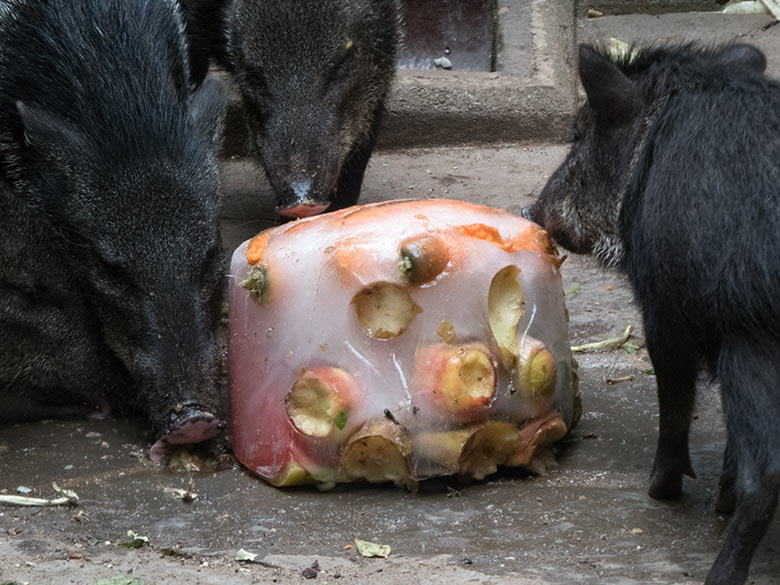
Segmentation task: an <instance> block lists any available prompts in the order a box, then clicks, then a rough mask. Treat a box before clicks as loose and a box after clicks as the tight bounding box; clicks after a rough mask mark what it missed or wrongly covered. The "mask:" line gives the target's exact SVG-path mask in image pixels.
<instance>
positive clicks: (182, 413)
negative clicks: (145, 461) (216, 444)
mask: <svg viewBox="0 0 780 585" xmlns="http://www.w3.org/2000/svg"><path fill="white" fill-rule="evenodd" d="M170 420H171V422H170V424H169V425H168V429H167V432H166V433H165V434H164V435H163V436H162V437H160V438H159V439H157V442H156V443H155V444H154V445H152V447H151V448H150V449H149V459H151V460H152V461H160V460H161V459H163V457H165V456H166V455H168V454H169V453H170V452H171V451H172V450H173V445H190V444H193V443H200V442H201V441H206V440H208V439H211V438H212V437H215V436H216V435H217V434H219V433H220V431H222V430H223V429H224V428H225V422H224V421H223V420H220V419H219V418H217V417H216V416H215V415H214V414H212V413H211V412H209V411H208V410H206V409H205V408H203V407H201V406H199V405H197V404H187V405H184V406H179V407H177V408H175V409H173V411H171V414H170Z"/></svg>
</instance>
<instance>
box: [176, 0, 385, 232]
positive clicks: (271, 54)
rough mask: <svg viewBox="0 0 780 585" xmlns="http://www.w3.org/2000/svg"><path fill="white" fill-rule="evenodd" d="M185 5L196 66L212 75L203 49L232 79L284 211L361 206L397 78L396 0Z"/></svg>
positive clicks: (200, 1) (301, 213)
mask: <svg viewBox="0 0 780 585" xmlns="http://www.w3.org/2000/svg"><path fill="white" fill-rule="evenodd" d="M182 2H183V4H184V6H185V7H186V12H187V14H188V16H189V17H190V18H189V22H188V29H189V30H190V33H191V37H192V40H193V52H194V54H195V55H197V57H198V58H197V63H196V64H195V67H194V70H195V71H198V72H200V73H201V74H203V73H204V72H205V68H204V66H203V55H204V54H205V53H206V52H207V51H204V50H203V49H202V48H198V47H202V45H203V44H204V43H205V44H208V45H210V49H209V51H208V52H209V53H210V54H211V55H212V58H213V59H214V60H215V61H217V62H218V63H220V64H221V65H222V66H223V67H225V69H227V70H228V71H230V72H231V73H232V74H233V77H234V79H235V81H236V83H237V86H238V88H239V91H240V93H241V95H242V97H243V102H244V108H245V111H246V116H247V126H248V130H249V136H250V142H251V147H252V149H253V150H254V151H255V153H256V155H257V156H258V158H259V161H260V163H261V165H262V167H263V168H264V169H265V171H266V175H267V176H268V179H269V182H270V183H271V186H272V188H273V190H274V192H275V193H276V206H277V211H278V212H279V213H281V214H282V215H284V216H287V217H305V216H309V215H315V214H317V213H320V212H322V211H324V210H325V209H329V210H333V209H340V208H342V207H347V206H349V205H354V204H355V203H356V201H357V199H358V196H359V194H360V188H361V185H362V182H363V175H364V173H365V170H366V165H367V164H368V160H369V158H370V157H371V152H372V150H373V147H374V143H375V142H376V138H377V132H378V130H379V125H380V123H381V120H382V114H383V111H384V100H385V97H386V95H387V93H388V90H389V88H390V84H391V82H392V79H393V75H394V72H395V55H396V48H397V45H398V42H399V23H400V7H399V0H296V1H295V2H291V1H290V0H263V1H257V0H216V1H213V0H182ZM217 7H219V8H220V9H219V10H217ZM220 13H221V16H219V15H220ZM215 15H216V16H215ZM215 22H216V23H218V24H215ZM214 27H217V28H218V29H219V30H221V32H222V39H221V41H215V38H214V35H213V32H214Z"/></svg>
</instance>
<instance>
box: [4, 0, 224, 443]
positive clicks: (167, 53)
mask: <svg viewBox="0 0 780 585" xmlns="http://www.w3.org/2000/svg"><path fill="white" fill-rule="evenodd" d="M192 90H193V83H192V82H191V79H190V73H189V63H188V57H187V46H186V39H185V36H184V29H183V21H182V18H181V15H180V13H179V9H178V6H177V4H176V3H175V2H174V1H173V0H2V1H0V207H1V208H2V210H3V213H1V214H0V218H1V219H0V222H1V223H2V224H3V225H2V230H0V253H2V256H3V258H2V259H3V262H2V263H1V265H0V389H2V390H3V391H25V392H26V395H27V397H28V398H30V399H34V398H36V397H38V398H41V397H44V396H45V398H44V399H43V400H42V401H43V402H47V401H50V400H51V399H52V397H53V396H57V397H59V396H65V395H66V394H68V393H70V394H76V395H81V396H84V397H87V398H89V399H91V400H100V401H105V400H109V401H110V402H113V404H114V405H115V406H119V407H122V406H124V407H126V408H128V409H133V410H138V411H141V412H143V413H145V414H146V415H147V416H148V417H149V420H150V423H151V427H152V429H153V431H154V432H156V433H158V436H160V435H163V434H165V433H166V432H169V430H170V426H171V425H175V424H177V422H176V421H177V420H178V419H177V417H176V416H174V417H173V418H172V413H173V412H174V410H175V409H178V410H176V413H178V414H181V415H182V416H186V412H184V411H185V410H186V409H184V408H183V406H182V405H186V404H192V403H198V404H199V405H201V406H202V407H203V408H200V410H199V412H200V411H203V409H204V408H206V409H210V410H211V412H214V413H217V412H218V411H219V409H220V408H221V406H220V405H219V404H218V402H219V401H218V396H217V387H216V375H217V356H216V347H215V344H214V339H213V335H214V331H213V330H214V324H215V316H216V314H217V310H218V309H217V306H218V303H219V298H220V285H219V283H220V275H221V261H220V254H219V239H218V238H219V236H218V231H217V221H218V215H219V208H220V203H221V192H220V187H219V177H218V170H217V162H216V147H217V142H218V137H219V132H220V130H221V125H222V117H223V113H224V95H223V92H222V89H221V87H220V86H219V84H218V83H204V84H203V85H202V86H201V87H200V88H199V89H198V90H197V91H196V92H194V93H193V91H192ZM30 401H34V400H30ZM5 402H6V404H7V402H8V401H5ZM38 402H41V400H38ZM4 414H6V413H5V412H0V418H3V415H4ZM177 416H178V415H177Z"/></svg>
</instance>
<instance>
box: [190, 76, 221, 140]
mask: <svg viewBox="0 0 780 585" xmlns="http://www.w3.org/2000/svg"><path fill="white" fill-rule="evenodd" d="M225 107H226V98H225V88H224V87H223V86H222V84H221V83H220V82H219V81H217V80H216V79H213V78H211V77H209V78H207V79H205V80H204V81H203V83H202V84H201V85H200V87H199V88H198V89H197V90H196V91H195V93H193V94H192V97H191V98H190V104H189V114H190V118H191V119H192V121H193V123H194V124H195V126H196V127H197V128H198V129H200V130H201V131H202V132H203V133H204V134H206V135H207V136H209V139H210V141H211V144H212V146H213V145H216V144H218V143H219V140H220V138H221V137H222V128H223V126H224V122H225Z"/></svg>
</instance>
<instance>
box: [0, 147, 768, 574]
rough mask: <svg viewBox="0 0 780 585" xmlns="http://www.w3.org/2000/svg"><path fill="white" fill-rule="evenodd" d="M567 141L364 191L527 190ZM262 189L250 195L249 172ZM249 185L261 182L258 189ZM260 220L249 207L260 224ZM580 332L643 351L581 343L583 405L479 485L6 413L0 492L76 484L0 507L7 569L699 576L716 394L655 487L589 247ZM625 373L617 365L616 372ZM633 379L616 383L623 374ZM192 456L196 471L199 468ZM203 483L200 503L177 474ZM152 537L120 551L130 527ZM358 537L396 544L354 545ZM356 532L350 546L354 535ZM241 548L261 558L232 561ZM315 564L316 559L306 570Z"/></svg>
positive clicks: (480, 194)
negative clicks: (352, 480)
mask: <svg viewBox="0 0 780 585" xmlns="http://www.w3.org/2000/svg"><path fill="white" fill-rule="evenodd" d="M566 150H567V148H566V146H559V145H554V146H546V145H526V146H508V147H503V148H490V149H476V148H455V149H452V148H450V149H432V150H426V151H393V152H379V153H377V155H376V156H375V157H374V159H373V160H372V163H371V165H370V167H369V170H368V173H367V176H366V186H365V192H364V196H363V201H366V202H367V201H373V200H379V199H389V198H396V197H405V196H414V197H426V196H428V197H431V196H437V197H449V198H454V199H470V200H476V201H481V202H484V203H488V204H490V205H495V206H498V207H509V208H510V209H513V210H515V211H517V210H519V209H520V208H521V207H522V206H523V205H525V204H527V203H528V202H530V201H531V199H532V197H533V194H534V193H538V191H539V189H541V186H542V185H543V184H544V182H545V180H546V178H547V176H548V175H549V173H550V172H551V171H552V170H553V169H554V168H555V166H556V165H557V164H559V163H560V161H561V160H562V159H563V157H564V156H565V153H566ZM226 179H227V186H228V193H229V196H230V204H229V206H228V208H227V209H226V219H225V226H224V228H225V235H226V241H227V245H228V247H231V248H232V247H234V246H235V245H236V244H237V243H238V242H240V241H241V240H242V239H245V238H246V237H249V236H250V235H253V234H254V233H256V231H257V230H258V229H260V228H261V227H264V226H265V225H268V224H270V223H271V222H272V220H273V218H272V215H271V214H270V207H269V206H268V204H266V203H258V202H259V201H262V200H268V193H267V186H264V184H263V181H262V179H261V178H260V177H259V175H258V173H257V171H256V169H253V167H252V165H251V163H248V162H246V161H233V162H231V163H229V164H228V165H227V168H226ZM258 184H259V185H260V188H259V193H258V187H257V185H258ZM258 195H259V196H258ZM258 218H259V219H258ZM563 273H564V288H565V290H567V291H573V292H571V294H569V296H568V297H567V305H568V309H569V312H570V315H571V322H570V332H571V338H572V343H573V344H578V343H582V342H586V341H594V340H599V339H604V338H606V337H612V336H615V335H617V334H619V333H620V332H621V331H622V330H623V329H624V328H625V326H626V324H627V323H633V324H635V325H637V326H638V327H637V331H636V333H635V335H634V336H633V337H632V339H631V341H632V343H633V344H634V346H635V349H636V352H635V353H633V351H634V348H630V349H631V353H629V352H628V351H626V350H613V351H605V352H594V353H584V354H580V355H578V357H577V359H578V361H579V364H580V377H581V383H580V388H581V392H582V398H583V406H584V414H583V417H582V420H581V422H580V424H579V426H577V427H576V428H575V429H574V431H573V432H572V433H571V434H570V435H569V436H568V437H567V438H566V439H565V440H564V441H563V442H562V444H561V446H560V447H561V449H560V453H559V462H560V466H559V468H558V469H557V470H554V471H552V472H551V473H550V474H549V475H548V476H546V477H534V476H529V475H525V474H523V473H520V472H510V473H502V474H499V475H496V476H493V477H490V478H488V479H487V480H486V481H484V482H480V483H471V484H464V483H461V482H459V481H458V480H457V479H454V478H447V479H439V480H433V481H430V482H426V483H423V485H422V486H421V488H420V491H419V492H418V493H417V494H411V493H407V492H404V491H402V490H400V489H396V488H394V487H384V486H345V487H341V488H338V489H336V490H334V491H331V492H324V493H320V492H318V491H317V490H316V489H309V488H305V489H304V488H301V489H288V490H279V489H275V488H273V487H270V486H269V485H267V484H265V483H264V482H263V481H261V480H259V479H258V478H256V477H254V476H252V475H250V474H249V473H247V472H246V471H244V470H242V469H241V468H239V467H237V466H233V465H232V464H230V463H228V464H227V465H223V466H221V467H217V466H215V465H214V463H213V462H208V461H206V462H204V461H201V460H199V459H198V458H197V457H194V458H190V459H186V458H185V459H182V460H180V461H179V462H178V464H177V465H176V466H174V468H162V467H158V466H157V465H155V464H152V463H150V462H149V461H148V460H147V458H146V451H147V450H148V447H149V444H150V443H149V437H147V436H146V435H145V433H144V431H143V429H142V428H141V427H140V426H138V425H136V424H135V423H133V422H130V421H116V420H110V421H104V422H90V421H87V420H86V419H76V420H68V421H46V422H38V423H30V424H23V425H17V426H7V427H3V428H0V490H5V491H6V493H14V492H15V490H16V489H17V487H19V486H24V487H27V488H30V489H31V490H32V493H31V494H30V495H33V496H39V497H50V496H54V495H55V493H54V491H53V490H52V488H51V483H52V482H53V481H56V482H58V484H59V485H61V486H63V487H65V488H68V489H72V490H74V491H75V492H76V493H77V494H78V495H79V497H80V502H79V505H78V506H77V507H73V508H46V509H41V508H34V509H31V508H26V509H21V508H11V507H7V506H6V507H0V535H1V536H0V583H3V582H9V581H10V582H16V583H19V584H22V583H31V584H32V583H45V584H48V583H56V584H60V583H63V584H64V583H74V584H76V583H77V584H90V585H95V584H96V583H97V584H99V585H105V584H108V583H126V584H132V585H139V584H152V583H173V582H176V583H184V584H188V583H220V584H221V585H225V584H232V583H282V584H287V583H289V584H292V583H300V582H303V581H304V577H303V571H304V570H305V569H307V568H311V566H312V565H313V563H314V562H315V561H317V563H318V566H319V568H320V569H321V572H320V573H319V574H318V577H317V581H315V582H317V583H332V584H336V583H337V584H363V583H368V582H370V583H372V584H374V583H376V584H378V585H383V584H388V585H396V584H400V583H408V582H409V581H410V580H412V581H417V582H420V583H426V584H428V583H430V584H438V583H441V584H445V583H446V584H449V585H453V584H460V583H463V584H466V583H472V584H474V583H482V584H502V585H510V584H518V585H525V584H530V583H540V584H561V585H563V584H571V583H584V584H591V583H593V584H596V583H599V584H614V585H618V584H620V585H623V584H634V583H636V584H639V583H643V584H644V583H660V584H672V583H701V582H702V581H703V578H704V576H705V575H706V572H707V570H708V569H709V566H710V564H711V563H712V561H713V560H714V558H715V555H716V553H717V550H718V549H719V545H720V543H721V541H722V536H723V531H724V529H725V527H726V526H727V519H726V518H724V517H720V516H718V515H717V514H716V513H715V512H714V500H715V496H716V491H717V480H718V474H719V468H720V459H721V452H722V448H723V430H722V423H721V414H720V405H719V400H718V397H717V389H716V388H715V387H713V386H711V385H709V384H707V383H706V381H704V380H702V382H701V384H700V386H701V388H700V394H699V401H698V407H697V411H696V421H695V423H694V430H693V435H692V458H693V464H694V467H695V469H696V471H697V473H698V479H697V480H686V482H685V495H684V496H683V497H682V498H681V499H680V500H678V501H674V502H658V501H654V500H652V499H650V498H649V497H648V496H647V495H646V489H647V478H648V474H649V470H650V465H651V461H652V456H653V452H654V448H655V440H656V436H657V425H658V415H657V406H656V401H655V386H654V384H655V380H654V377H653V375H652V371H651V369H652V366H651V364H650V361H649V359H648V357H647V354H646V351H645V350H644V348H643V339H642V331H641V327H639V318H638V314H637V312H636V310H635V308H634V307H633V305H632V304H631V295H630V292H629V291H628V289H627V287H626V285H625V283H624V282H623V281H622V279H620V278H619V277H616V275H615V274H613V273H610V272H607V271H604V270H602V269H601V268H599V267H598V266H596V265H595V263H593V262H592V261H591V260H589V259H587V258H582V257H576V256H572V257H570V258H568V259H567V260H566V262H565V263H564V265H563ZM626 377H628V378H626ZM621 378H625V379H624V380H623V381H617V382H615V383H610V381H615V380H617V379H621ZM193 466H200V469H199V470H198V469H196V468H195V467H193ZM190 479H192V480H193V481H194V491H195V492H196V493H197V494H198V497H197V498H196V499H195V501H193V502H191V503H185V502H183V501H181V500H180V499H177V498H176V497H175V496H174V495H172V493H171V492H170V490H169V489H168V488H181V489H184V488H186V487H187V485H188V482H189V480H190ZM128 530H133V531H134V532H135V533H136V534H139V535H143V536H146V537H148V538H149V543H148V544H147V545H145V546H143V547H142V548H139V549H126V548H123V547H121V546H118V543H120V542H121V541H124V540H127V536H126V535H127V531H128ZM355 537H357V538H361V539H364V540H370V541H374V542H378V543H381V544H388V545H390V546H391V548H392V552H391V554H390V557H389V558H388V559H386V560H384V559H364V558H362V557H360V556H359V555H358V554H357V553H356V551H355V548H354V541H353V539H354V538H355ZM348 545H353V546H352V548H345V547H347V546H348ZM239 548H244V549H246V550H248V551H250V552H252V553H256V554H257V555H258V556H257V558H256V559H255V560H256V561H262V562H261V563H258V562H254V563H246V562H243V563H240V562H238V561H235V560H234V556H235V554H236V551H237V550H238V549H239ZM778 550H780V520H778V519H775V521H774V522H773V524H772V526H771V528H770V530H769V533H768V534H767V536H766V538H765V540H764V541H763V543H762V545H761V547H760V548H759V551H758V553H757V554H756V558H755V561H754V563H753V567H752V573H751V582H752V583H754V584H756V585H769V584H770V583H777V577H776V576H777V575H778V574H780V558H778V554H777V551H778ZM309 574H311V572H309Z"/></svg>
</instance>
